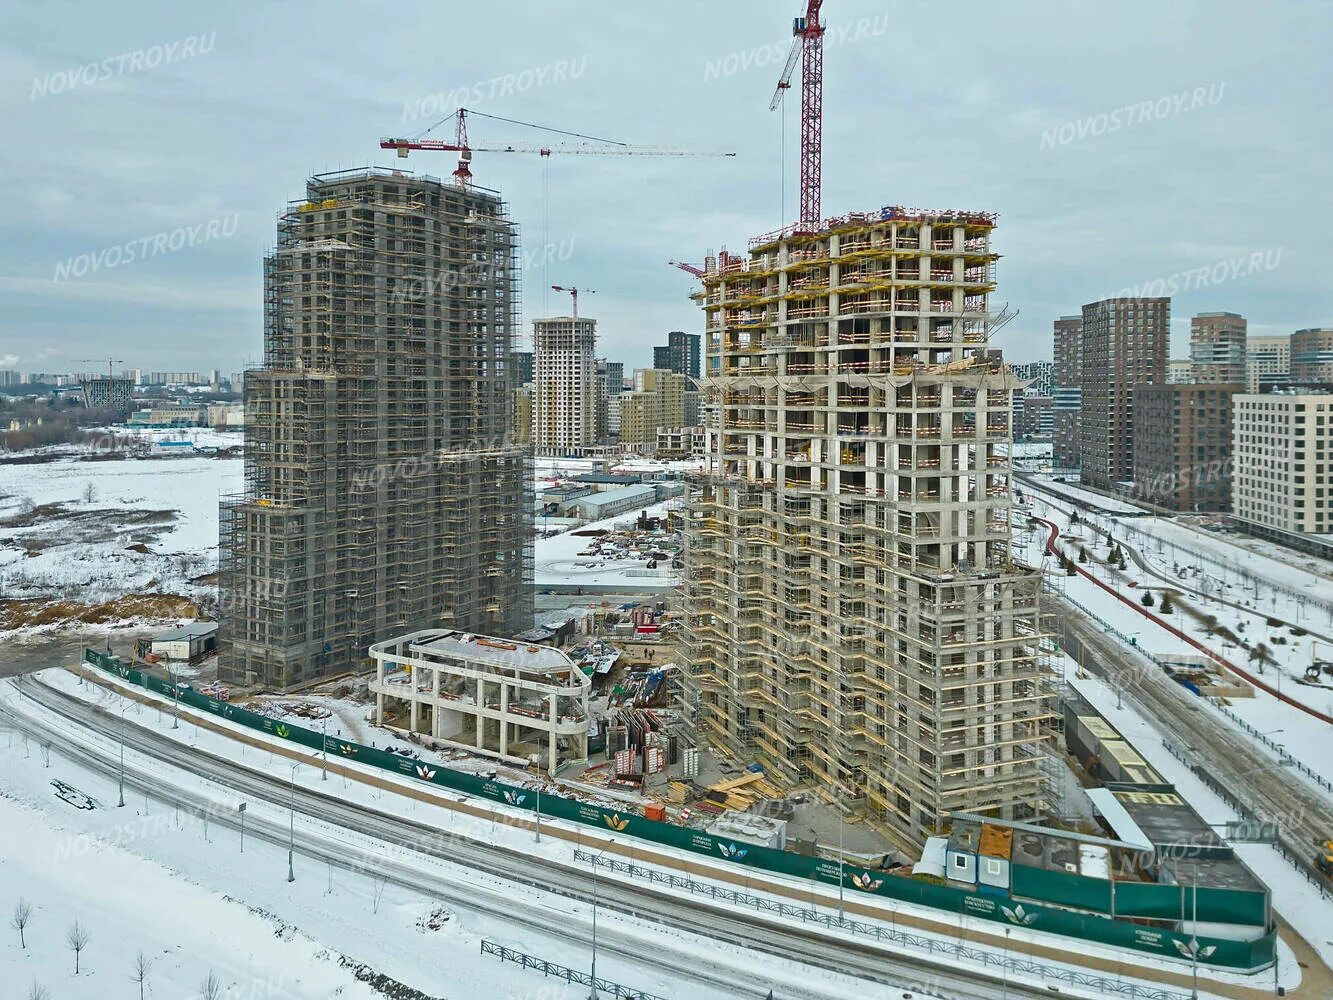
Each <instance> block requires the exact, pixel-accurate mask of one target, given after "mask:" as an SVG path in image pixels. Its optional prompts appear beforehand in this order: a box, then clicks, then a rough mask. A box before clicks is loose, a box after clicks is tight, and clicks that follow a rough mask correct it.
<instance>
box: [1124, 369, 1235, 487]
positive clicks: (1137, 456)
mask: <svg viewBox="0 0 1333 1000" xmlns="http://www.w3.org/2000/svg"><path fill="white" fill-rule="evenodd" d="M1244 391H1245V385H1244V383H1241V382H1236V383H1233V384H1230V385H1223V384H1217V383H1206V382H1190V383H1186V384H1175V385H1173V384H1169V383H1168V384H1167V385H1151V384H1145V385H1140V386H1137V387H1136V388H1135V390H1134V493H1135V495H1136V496H1138V497H1142V498H1143V499H1144V500H1146V501H1148V502H1149V503H1152V504H1155V505H1157V506H1159V507H1167V508H1169V509H1171V510H1179V511H1224V510H1229V509H1230V507H1231V433H1232V431H1231V428H1232V414H1231V401H1232V398H1233V397H1234V396H1235V395H1236V394H1237V393H1240V392H1244Z"/></svg>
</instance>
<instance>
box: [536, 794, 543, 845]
mask: <svg viewBox="0 0 1333 1000" xmlns="http://www.w3.org/2000/svg"><path fill="white" fill-rule="evenodd" d="M536 840H537V843H539V844H540V843H541V842H542V790H541V789H540V788H538V789H537V837H536Z"/></svg>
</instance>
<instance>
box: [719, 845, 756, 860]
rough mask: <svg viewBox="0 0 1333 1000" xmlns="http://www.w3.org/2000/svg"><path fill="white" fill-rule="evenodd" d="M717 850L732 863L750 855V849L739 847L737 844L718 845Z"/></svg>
mask: <svg viewBox="0 0 1333 1000" xmlns="http://www.w3.org/2000/svg"><path fill="white" fill-rule="evenodd" d="M717 849H718V850H719V851H721V852H722V856H723V857H724V858H727V859H728V860H730V861H740V860H741V859H742V858H744V857H745V855H747V854H749V853H750V849H749V848H748V847H737V846H736V845H735V844H718V845H717Z"/></svg>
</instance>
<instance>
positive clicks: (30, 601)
mask: <svg viewBox="0 0 1333 1000" xmlns="http://www.w3.org/2000/svg"><path fill="white" fill-rule="evenodd" d="M203 617H204V613H203V612H202V611H201V610H200V609H199V606H198V605H197V604H195V602H194V601H192V600H190V599H189V598H188V597H181V596H180V595H179V594H126V595H124V596H123V597H117V598H116V599H114V600H111V601H103V602H101V603H94V604H88V603H84V602H81V601H62V600H51V599H45V598H40V597H38V598H26V599H14V600H0V630H6V629H18V628H35V627H39V626H43V625H74V624H82V625H105V624H107V623H109V622H118V621H124V620H127V619H135V618H142V619H151V620H158V621H161V620H164V619H168V618H190V619H198V618H203Z"/></svg>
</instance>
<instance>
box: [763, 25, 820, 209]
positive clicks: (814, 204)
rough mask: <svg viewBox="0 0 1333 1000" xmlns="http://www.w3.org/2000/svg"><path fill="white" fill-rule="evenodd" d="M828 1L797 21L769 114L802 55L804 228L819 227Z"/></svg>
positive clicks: (775, 105) (784, 91) (781, 94)
mask: <svg viewBox="0 0 1333 1000" xmlns="http://www.w3.org/2000/svg"><path fill="white" fill-rule="evenodd" d="M823 3H824V0H806V8H805V17H798V18H795V19H794V20H793V22H792V29H791V33H792V34H793V35H795V36H796V40H795V41H793V42H792V46H791V51H790V52H789V53H788V54H787V64H786V66H784V67H783V69H782V76H781V77H780V78H779V79H778V86H777V89H776V90H775V91H774V92H773V100H772V101H771V102H770V103H769V105H768V107H769V110H770V111H771V110H773V109H774V108H776V107H777V106H778V104H779V103H780V102H781V100H782V97H783V95H784V94H785V93H786V91H787V90H788V89H789V88H790V87H791V75H792V71H793V70H795V68H796V55H797V52H798V50H799V52H800V55H801V191H800V215H799V217H798V218H797V220H796V221H797V222H798V223H799V224H800V226H801V227H802V228H815V227H817V226H818V225H819V218H820V216H819V210H820V208H819V201H820V199H819V187H820V180H821V175H822V172H823V147H824V26H823V25H822V24H821V23H820V22H819V9H820V7H822V6H823Z"/></svg>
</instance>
